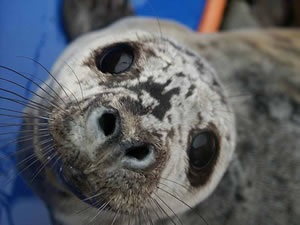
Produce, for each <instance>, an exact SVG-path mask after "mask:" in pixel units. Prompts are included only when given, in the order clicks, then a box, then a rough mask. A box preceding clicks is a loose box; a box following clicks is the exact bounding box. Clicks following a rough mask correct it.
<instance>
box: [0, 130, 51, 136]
mask: <svg viewBox="0 0 300 225" xmlns="http://www.w3.org/2000/svg"><path fill="white" fill-rule="evenodd" d="M33 131H34V130H33V129H30V130H18V131H9V132H5V133H0V135H8V134H19V133H29V132H33ZM39 131H48V129H39Z"/></svg>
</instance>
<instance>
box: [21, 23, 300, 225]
mask: <svg viewBox="0 0 300 225" xmlns="http://www.w3.org/2000/svg"><path fill="white" fill-rule="evenodd" d="M159 27H160V30H161V31H162V32H158V31H159V29H158V25H157V21H156V20H151V19H142V18H140V19H138V18H131V19H126V20H123V21H121V22H119V23H116V24H114V25H113V26H111V27H109V28H107V29H104V30H101V31H96V32H93V33H91V34H87V35H86V36H83V37H81V38H79V39H78V40H76V41H75V42H73V43H72V44H71V45H70V47H69V48H68V49H67V50H66V51H65V53H64V54H63V55H62V56H61V57H60V58H59V59H58V61H57V63H56V65H55V67H54V69H53V72H52V73H51V76H50V79H49V80H48V81H47V82H46V83H45V84H44V85H43V86H42V87H41V89H40V90H39V91H38V92H37V93H36V96H35V97H34V98H33V100H32V101H31V102H30V103H29V104H28V107H27V108H26V109H25V111H24V112H25V113H26V115H31V118H30V117H24V122H23V126H22V129H21V132H20V140H22V139H23V140H25V138H26V137H24V134H25V132H24V131H28V132H29V131H31V135H32V136H33V137H34V138H33V140H27V141H21V142H20V143H21V144H20V146H19V149H23V148H24V146H27V147H28V146H30V147H32V148H31V151H32V152H33V153H34V155H35V156H36V158H37V159H38V161H37V165H36V166H31V167H29V168H31V169H26V170H25V172H26V173H25V174H24V176H25V177H27V179H28V181H31V180H32V174H37V179H35V180H33V182H31V185H32V187H33V189H35V191H36V192H37V193H38V194H39V195H40V196H41V198H42V199H44V201H45V202H46V204H47V205H48V207H49V209H50V213H51V215H52V217H53V223H54V224H66V225H67V224H89V223H90V224H146V223H148V224H154V223H155V222H156V221H157V220H160V219H163V218H167V219H168V218H169V219H170V220H171V221H172V222H173V224H174V223H175V224H176V223H177V224H181V223H186V224H206V223H207V222H206V221H208V223H209V224H224V223H228V224H242V223H244V224H261V223H267V224H269V223H270V224H288V223H289V224H296V222H297V221H298V218H299V200H298V198H297V197H295V196H297V195H298V194H299V189H298V187H299V178H298V176H297V173H296V171H297V169H299V151H297V149H298V146H299V140H298V138H297V137H299V120H297V118H299V75H298V72H299V69H300V68H299V65H298V63H297V62H298V60H299V49H300V46H299V42H298V41H297V40H299V37H300V36H299V32H298V31H292V30H291V31H288V30H286V31H276V30H274V31H267V32H259V31H248V32H247V31H245V32H233V33H224V34H216V35H210V36H200V35H199V34H195V33H193V32H192V31H190V30H188V29H187V28H184V27H183V26H181V25H178V24H176V23H172V22H169V21H160V26H159ZM191 49H193V50H191ZM210 65H212V66H210ZM215 71H216V72H217V74H218V77H217V76H216V75H215ZM220 80H221V82H220ZM223 86H224V87H227V88H226V91H227V94H226V91H225V90H224V88H223ZM228 87H230V88H228ZM232 90H234V92H233V91H232ZM240 90H242V91H244V92H245V91H246V92H250V93H251V99H250V100H248V101H247V102H238V103H237V104H233V107H231V106H230V103H229V100H230V99H231V96H232V94H234V93H236V92H238V93H239V91H240ZM234 114H235V115H236V120H237V122H236V123H235V122H234V121H235V119H234ZM235 124H236V125H235ZM261 124H262V125H261ZM259 125H261V126H259ZM235 127H236V128H235ZM235 129H237V130H238V132H237V133H238V138H237V148H236V149H237V151H236V155H235V157H234V148H235V142H236V141H235V139H236V138H235ZM27 135H28V134H27ZM47 135H48V136H47ZM286 140H288V141H286ZM283 149H284V151H283ZM28 152H30V151H26V154H25V151H20V154H19V156H18V157H19V161H20V162H22V160H24V159H25V158H26V157H27V156H28V154H30V153H28ZM233 157H234V160H233V163H232V164H231V166H230V167H228V166H229V163H230V161H231V160H232V158H233ZM20 165H21V166H20V167H21V168H20V169H21V170H22V168H26V167H28V165H26V163H21V164H20ZM36 168H38V173H36ZM226 170H227V175H226V176H225V177H224V179H222V181H221V183H220V184H219V187H218V188H217V189H216V190H215V188H216V186H217V185H218V183H219V182H220V180H221V178H222V176H223V174H224V172H225V171H226ZM214 190H215V192H214V193H213V194H212V192H213V191H214ZM282 190H284V192H283V191H282ZM210 195H211V196H210ZM208 196H210V197H209V198H208V199H206V198H207V197H208ZM261 198H263V199H264V203H265V204H264V205H263V206H259V205H257V200H258V199H261ZM205 199H206V200H205ZM200 202H201V204H200V206H199V209H200V212H201V213H200V214H201V216H203V218H205V220H206V221H205V220H202V219H201V218H200V217H199V216H195V213H194V216H193V218H191V217H190V218H189V219H188V220H189V221H188V220H186V219H185V218H181V219H180V218H179V216H178V214H179V213H181V212H183V211H186V210H188V209H189V208H191V207H194V206H195V205H196V204H197V203H200ZM275 203H277V204H275ZM78 211H80V212H78ZM243 211H246V213H243ZM171 217H175V218H171Z"/></svg>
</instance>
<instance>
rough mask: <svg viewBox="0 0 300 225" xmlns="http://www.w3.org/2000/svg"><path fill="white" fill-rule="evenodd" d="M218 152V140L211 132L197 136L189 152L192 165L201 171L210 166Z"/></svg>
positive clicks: (204, 132)
mask: <svg viewBox="0 0 300 225" xmlns="http://www.w3.org/2000/svg"><path fill="white" fill-rule="evenodd" d="M216 152H217V138H216V136H215V134H214V133H213V132H211V131H203V132H201V133H198V134H196V135H195V136H194V137H193V139H192V143H191V146H190V148H189V151H188V156H189V161H190V165H191V167H192V168H193V169H196V170H200V169H203V168H204V167H206V166H207V165H209V163H210V162H211V161H212V160H213V159H214V157H215V155H216Z"/></svg>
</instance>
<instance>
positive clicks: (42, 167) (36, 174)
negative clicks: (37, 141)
mask: <svg viewBox="0 0 300 225" xmlns="http://www.w3.org/2000/svg"><path fill="white" fill-rule="evenodd" d="M53 149H54V147H53V146H51V148H50V149H49V151H50V153H51V151H52V150H53ZM46 152H48V150H46ZM56 156H57V153H54V154H53V155H52V156H48V157H47V162H46V163H44V165H41V167H40V168H39V169H38V171H37V172H36V171H34V176H33V177H32V179H31V181H30V182H31V183H33V181H34V179H35V178H36V177H37V176H38V175H39V174H40V173H41V172H42V170H43V169H44V168H45V167H46V166H47V165H48V164H49V163H50V162H51V160H52V159H53V158H54V157H56Z"/></svg>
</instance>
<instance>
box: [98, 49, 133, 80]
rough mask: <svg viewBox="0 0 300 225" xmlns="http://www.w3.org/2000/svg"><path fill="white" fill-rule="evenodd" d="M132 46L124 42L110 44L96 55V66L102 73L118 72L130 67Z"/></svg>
mask: <svg viewBox="0 0 300 225" xmlns="http://www.w3.org/2000/svg"><path fill="white" fill-rule="evenodd" d="M133 60H134V50H133V48H132V47H131V46H130V45H128V44H125V43H121V44H117V45H114V46H111V47H109V48H107V49H105V50H104V51H103V53H102V54H100V55H98V56H96V65H97V68H98V69H99V70H100V71H101V72H103V73H111V74H120V73H123V72H125V71H127V70H129V69H130V68H131V65H132V63H133Z"/></svg>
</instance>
